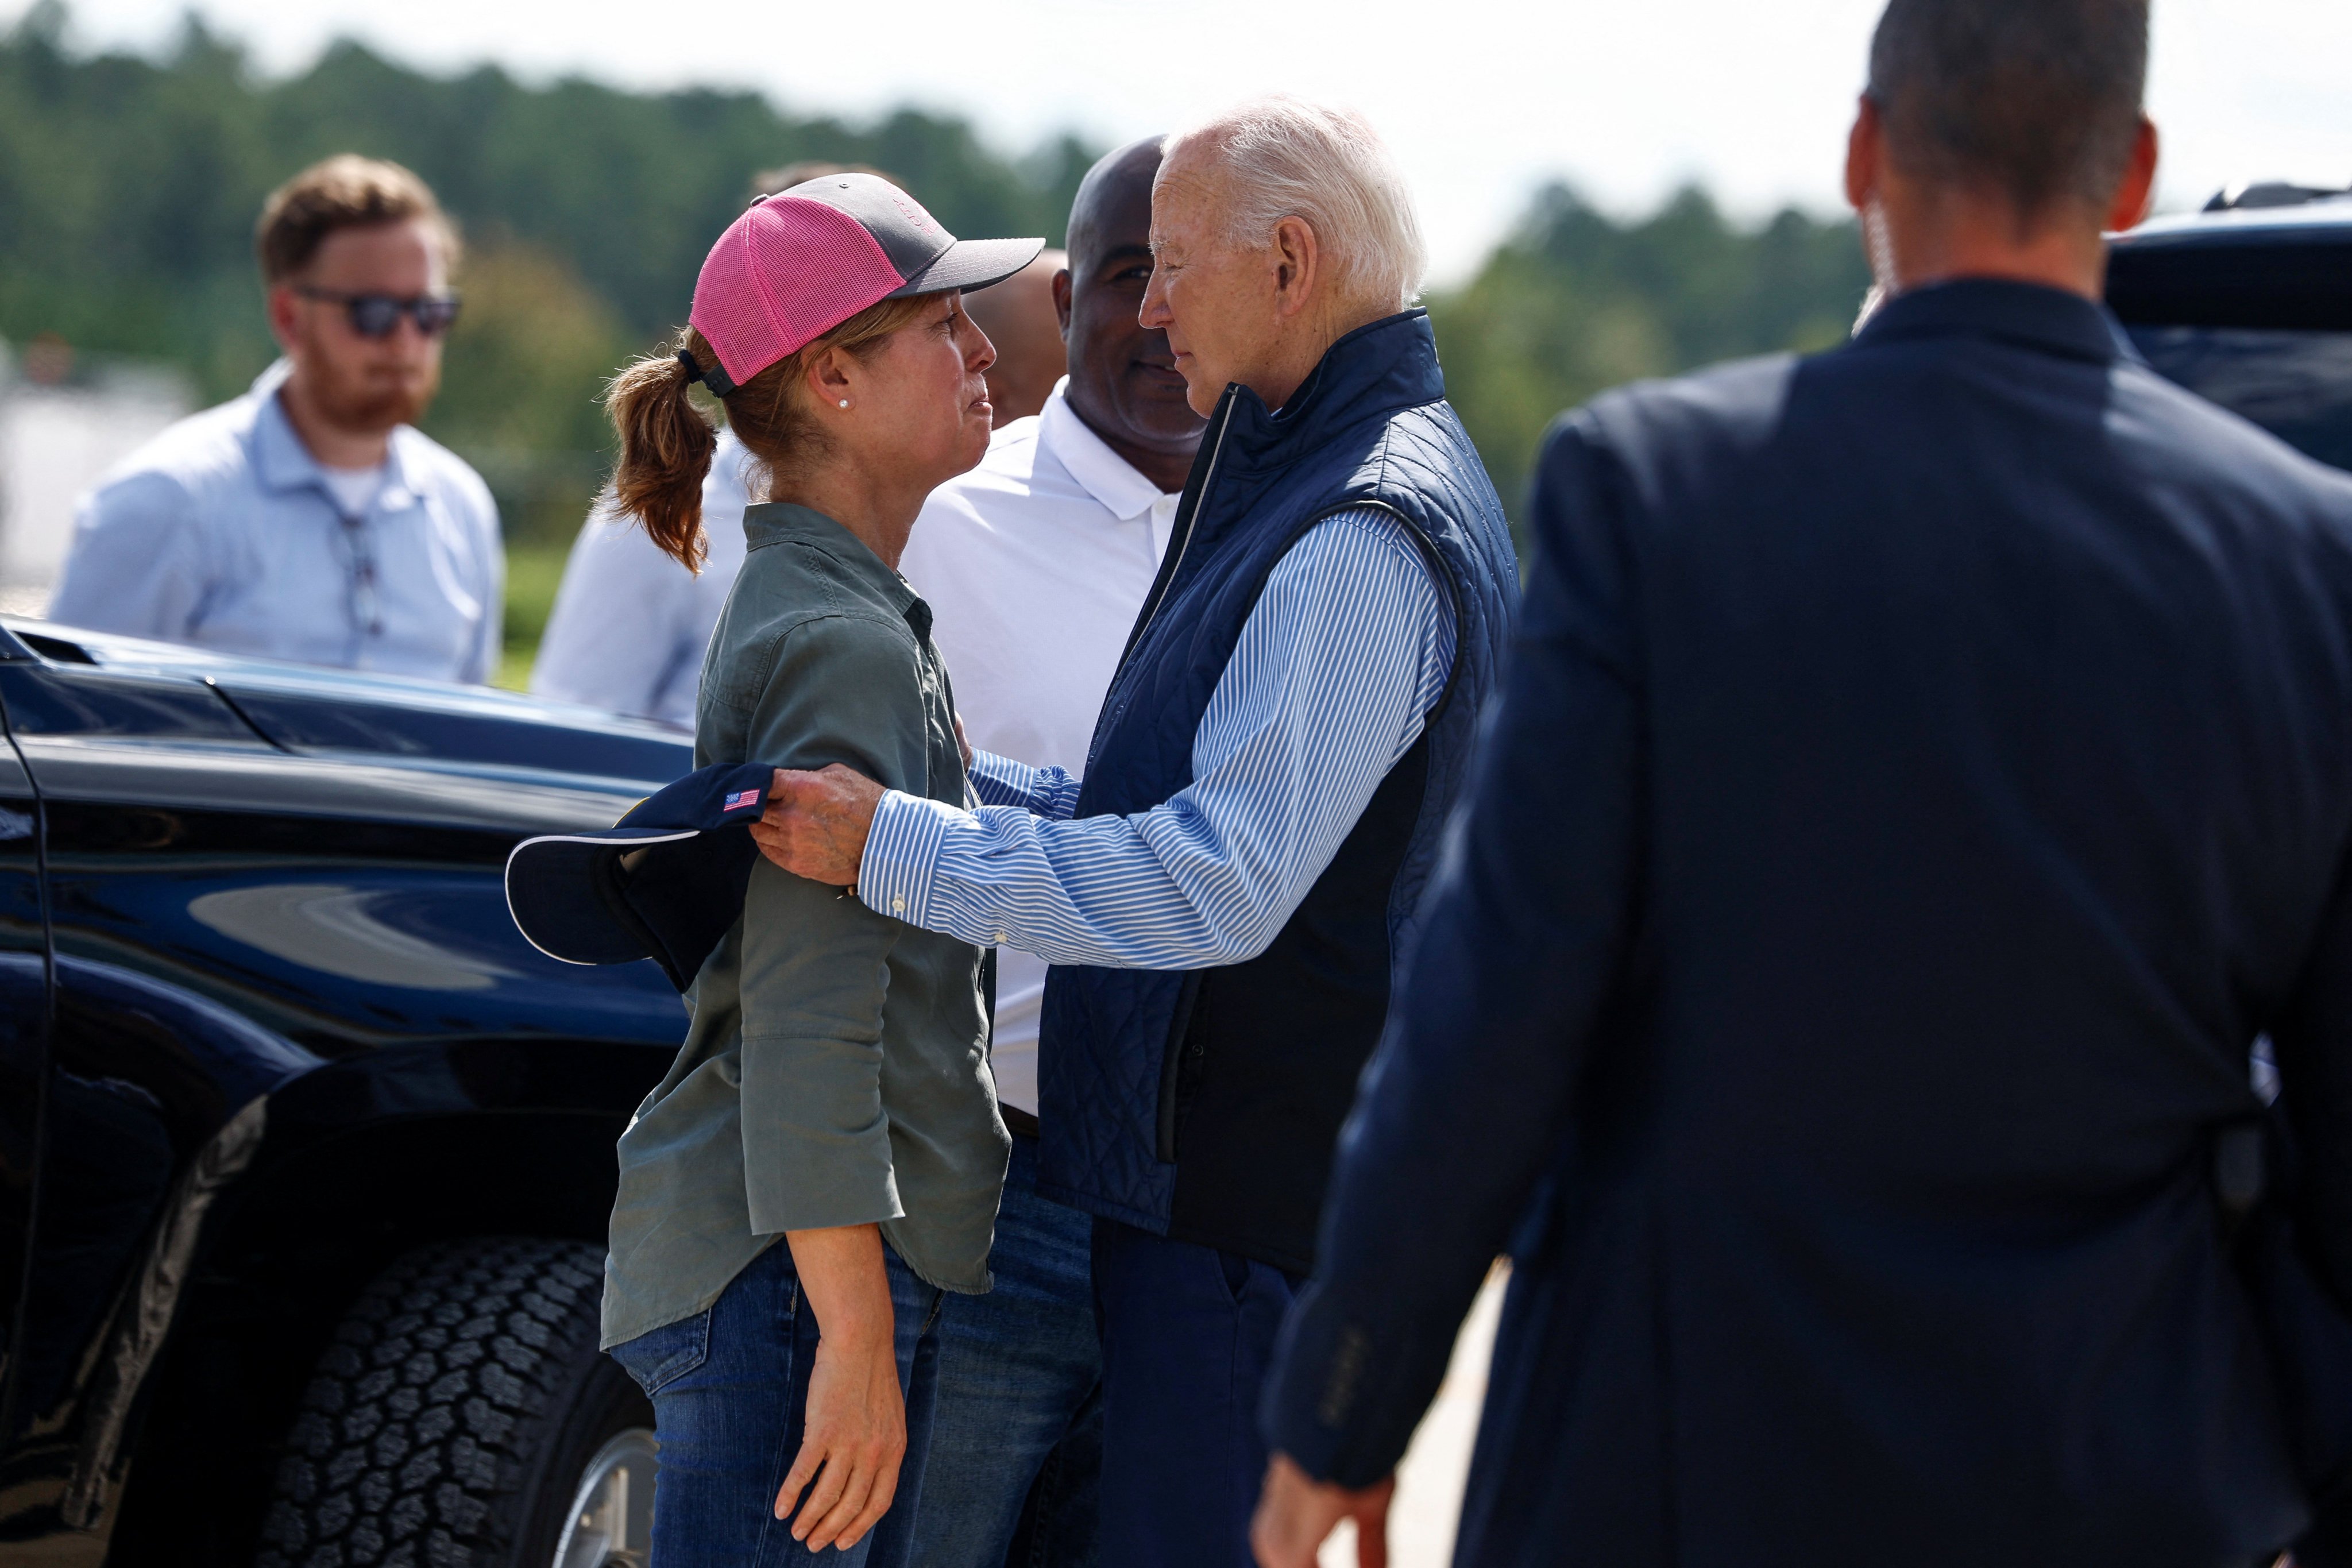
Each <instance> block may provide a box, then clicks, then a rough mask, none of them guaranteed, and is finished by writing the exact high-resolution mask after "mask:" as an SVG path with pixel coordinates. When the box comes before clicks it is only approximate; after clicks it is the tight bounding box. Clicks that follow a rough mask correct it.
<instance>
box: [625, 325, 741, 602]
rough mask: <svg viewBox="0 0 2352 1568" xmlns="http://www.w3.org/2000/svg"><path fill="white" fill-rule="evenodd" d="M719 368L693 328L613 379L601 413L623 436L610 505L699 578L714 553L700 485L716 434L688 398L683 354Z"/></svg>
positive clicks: (700, 411) (706, 416)
mask: <svg viewBox="0 0 2352 1568" xmlns="http://www.w3.org/2000/svg"><path fill="white" fill-rule="evenodd" d="M688 354H690V355H692V356H693V358H694V362H695V363H697V364H699V365H706V366H707V365H711V364H716V363H718V360H719V356H718V355H717V354H714V353H711V351H710V345H709V343H708V342H704V341H703V337H702V334H701V333H700V332H698V331H695V330H694V329H693V328H691V327H688V329H687V330H686V331H682V332H680V333H679V334H678V336H677V344H676V346H675V348H674V349H673V350H672V352H670V353H666V354H656V355H654V356H651V357H649V358H646V359H641V360H639V361H637V362H636V363H635V364H632V365H630V366H628V367H627V368H626V369H625V370H623V371H622V372H621V374H618V375H616V376H614V378H613V384H611V385H610V386H608V387H607V388H605V390H604V408H605V411H606V412H607V413H608V414H610V415H611V416H612V419H613V429H614V432H615V433H616V434H617V435H618V436H619V437H620V438H621V460H620V464H619V466H618V467H616V468H614V470H613V489H612V495H613V501H614V507H615V508H616V510H618V511H619V512H620V514H621V515H622V516H624V517H633V518H635V519H636V520H637V521H638V523H639V524H640V525H641V526H643V527H644V529H645V531H646V537H647V538H648V539H651V540H652V541H653V542H654V543H655V544H656V546H658V547H659V548H660V550H661V552H662V553H663V554H665V555H667V556H669V557H670V558H671V559H672V560H674V561H676V562H677V563H678V564H679V565H681V566H683V567H685V568H686V569H687V570H688V571H689V572H694V573H699V572H700V571H701V570H702V563H703V559H704V557H705V556H707V555H708V554H709V542H708V540H706V539H705V537H704V535H703V531H702V481H703V479H705V478H706V477H707V476H708V475H709V472H710V457H711V454H712V453H713V452H715V451H717V450H718V449H719V433H718V431H717V429H716V428H715V427H713V426H712V424H711V422H710V418H709V416H708V415H706V414H704V413H703V412H702V410H701V409H699V408H697V407H696V406H695V405H694V403H693V400H692V399H691V398H689V397H688V395H687V392H688V388H689V387H690V386H691V385H692V384H693V382H692V381H691V380H690V379H689V378H688V374H687V370H686V365H685V363H683V359H682V356H684V355H688Z"/></svg>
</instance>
